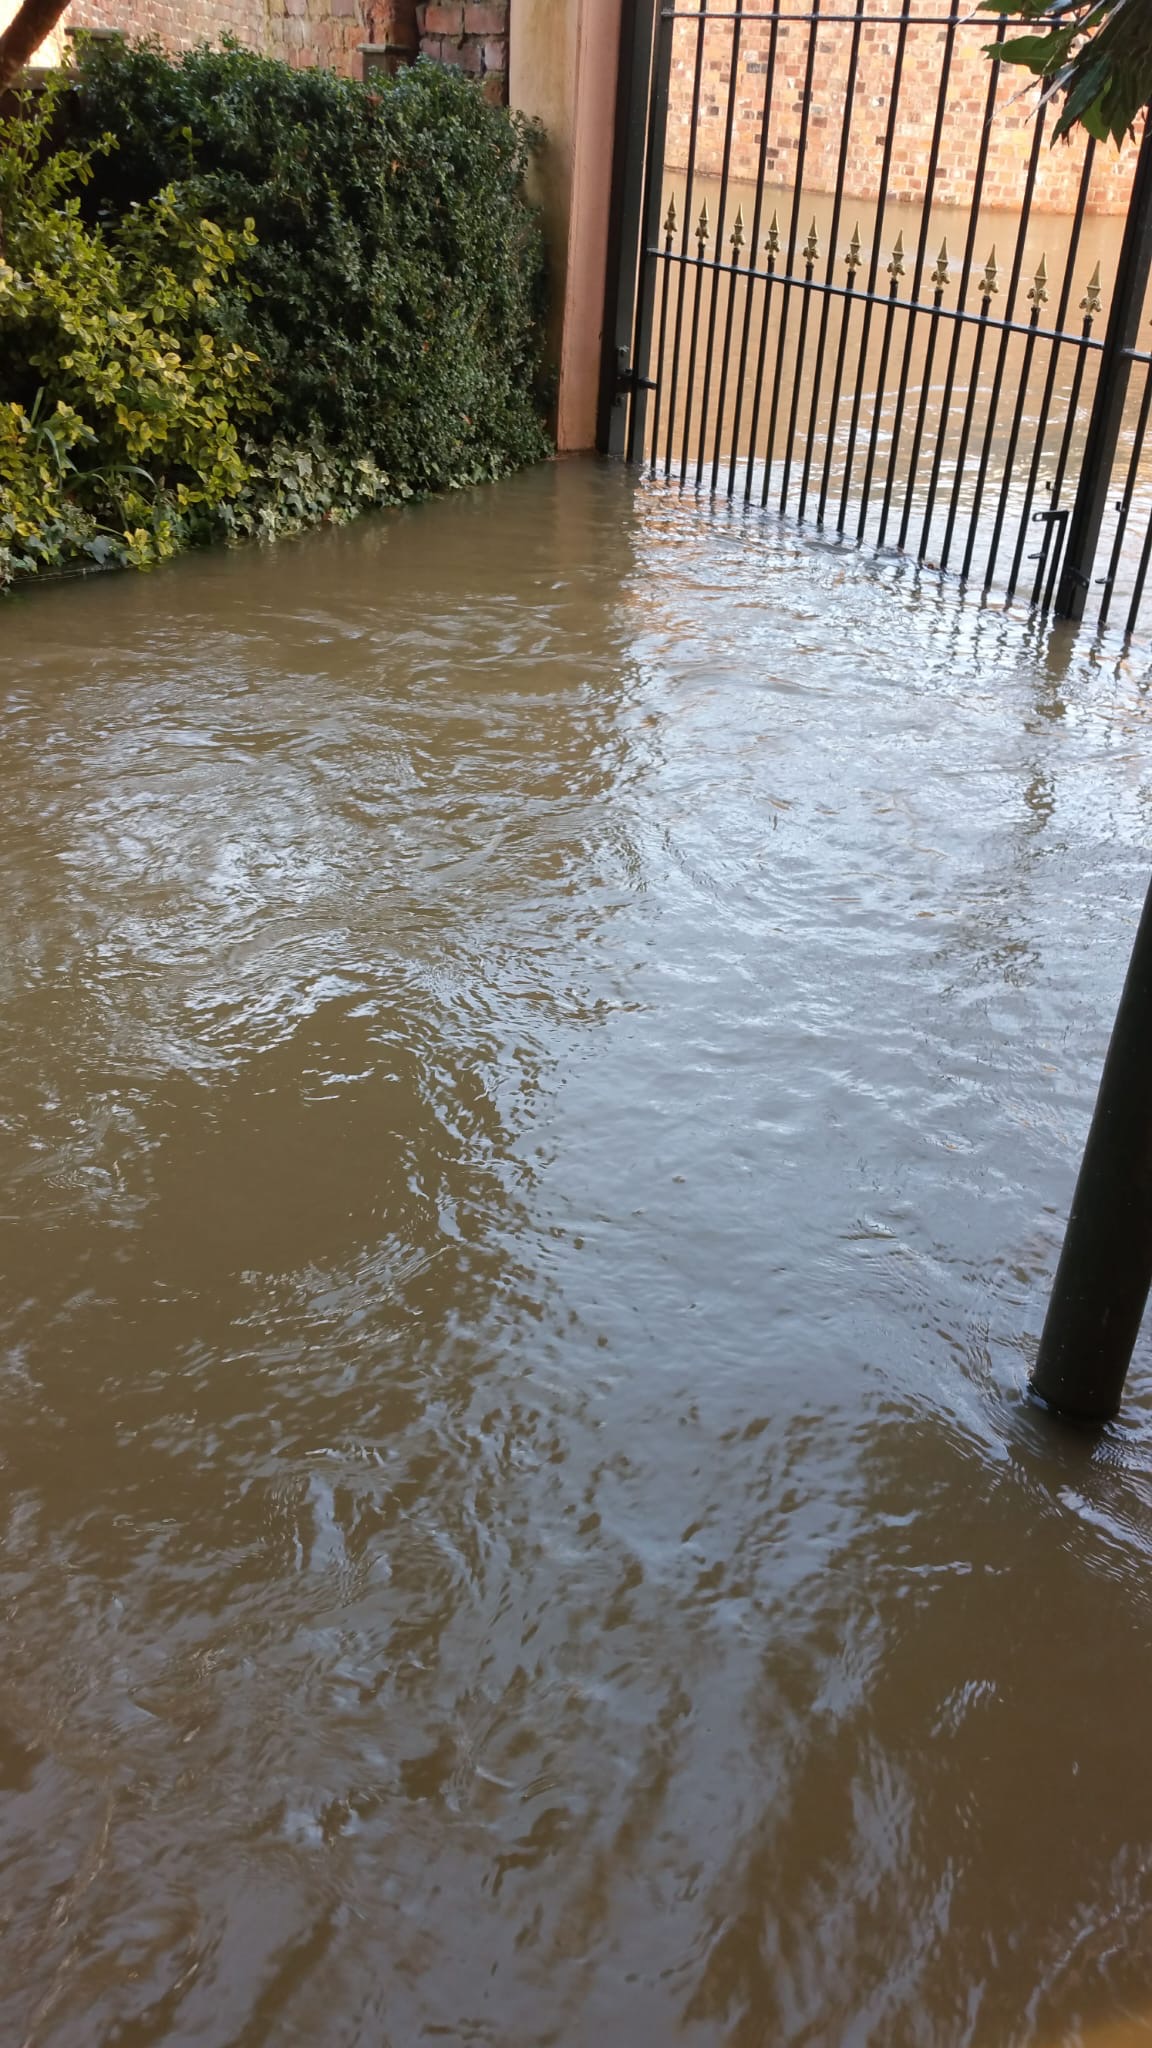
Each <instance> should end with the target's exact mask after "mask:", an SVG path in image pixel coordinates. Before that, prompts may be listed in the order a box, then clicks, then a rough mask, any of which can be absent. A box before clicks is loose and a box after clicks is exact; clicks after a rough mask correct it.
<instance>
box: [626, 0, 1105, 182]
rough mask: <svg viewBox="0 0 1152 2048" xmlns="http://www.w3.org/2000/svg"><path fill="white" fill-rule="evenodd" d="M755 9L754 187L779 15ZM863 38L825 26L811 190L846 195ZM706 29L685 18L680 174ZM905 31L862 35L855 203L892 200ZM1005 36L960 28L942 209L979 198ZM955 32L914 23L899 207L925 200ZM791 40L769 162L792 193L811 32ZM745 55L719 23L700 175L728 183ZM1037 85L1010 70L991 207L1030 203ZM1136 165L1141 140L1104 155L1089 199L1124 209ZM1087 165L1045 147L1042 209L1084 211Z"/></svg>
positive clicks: (927, 5) (782, 33) (747, 131)
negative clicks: (990, 100) (1000, 39)
mask: <svg viewBox="0 0 1152 2048" xmlns="http://www.w3.org/2000/svg"><path fill="white" fill-rule="evenodd" d="M744 10H745V11H744V21H743V25H742V39H741V45H740V52H739V71H738V75H737V82H736V117H735V123H734V127H733V143H732V158H731V170H732V175H733V176H734V177H737V178H740V179H748V180H752V179H754V178H755V176H756V168H757V164H758V162H759V154H760V134H761V116H762V112H763V104H764V92H765V84H766V79H767V70H768V62H769V54H770V40H771V39H770V32H769V26H768V21H767V17H768V16H769V15H770V13H771V0H744ZM781 11H787V12H790V13H795V12H797V11H798V10H796V9H792V8H789V9H787V10H781ZM847 11H848V10H847V8H837V9H836V12H837V13H838V14H840V15H841V16H843V15H844V14H846V13H847ZM868 12H869V14H870V15H872V16H875V15H876V14H893V15H896V14H900V13H903V12H908V13H910V14H917V13H920V14H931V15H935V16H937V18H938V17H939V15H940V14H941V12H943V10H942V9H941V8H940V6H939V5H938V0H908V4H907V5H905V0H868ZM756 14H762V15H764V16H765V17H766V19H765V21H764V23H763V25H761V24H759V23H758V22H756V21H755V20H754V19H750V16H754V15H756ZM852 33H853V31H852V25H851V24H850V23H849V22H844V21H843V20H841V21H839V22H829V23H827V24H826V25H825V26H823V27H822V28H821V30H820V34H819V37H818V39H817V45H816V51H817V55H816V64H815V70H814V73H813V81H812V104H811V111H810V115H809V125H808V143H807V153H806V158H805V165H804V187H805V189H806V190H808V191H811V192H832V191H834V190H835V187H836V172H837V161H838V155H839V149H840V135H841V110H842V108H843V105H844V100H845V92H846V88H847V84H848V70H849V61H850V56H851V45H852ZM698 34H699V30H698V28H697V26H696V24H695V23H694V22H693V21H691V20H690V19H685V18H684V17H681V18H680V19H678V20H677V22H676V24H675V27H674V30H673V53H672V84H671V94H670V99H669V108H668V140H667V146H666V150H665V163H666V165H667V167H668V170H669V172H670V173H671V174H675V173H681V174H682V173H683V170H684V168H685V166H686V164H687V162H688V154H689V143H690V138H691V131H692V97H693V85H694V77H695V66H696V49H697V36H698ZM897 34H898V30H897V27H896V25H895V23H893V25H892V27H891V28H889V27H887V26H886V25H885V23H883V22H877V21H875V20H870V21H869V22H868V23H866V25H865V26H864V27H863V29H862V30H861V34H860V46H859V57H858V60H857V66H856V92H855V102H854V109H853V117H852V124H851V131H850V137H849V148H848V155H847V160H846V163H845V171H844V178H845V191H846V194H847V196H849V197H851V198H853V199H861V200H874V199H875V198H876V197H877V196H878V188H879V171H880V164H881V160H882V154H883V149H884V132H885V126H886V123H887V119H888V108H889V102H890V94H891V86H892V74H893V63H894V59H895V54H896V42H897ZM992 34H993V30H992V28H990V26H989V23H988V21H987V19H980V18H979V17H977V18H976V19H975V20H974V21H973V22H972V24H971V25H964V26H962V27H961V28H960V29H958V31H957V33H956V40H955V48H954V54H953V60H952V68H951V73H950V78H949V87H948V95H947V105H946V112H945V118H944V127H943V133H942V137H941V147H940V158H939V169H938V173H937V181H936V198H937V200H938V202H939V204H940V205H942V206H948V205H956V206H964V205H968V204H969V203H970V202H971V198H972V188H973V182H974V174H975V165H976V159H977V153H978V150H979V147H980V136H981V131H982V129H983V125H984V117H985V103H986V95H987V91H988V82H989V64H988V59H987V58H986V57H985V56H984V55H983V46H984V45H986V44H987V43H988V42H989V41H990V40H991V38H992ZM946 35H947V30H946V29H945V28H943V27H939V26H932V25H930V24H929V23H927V22H926V23H925V24H924V25H923V26H920V25H919V24H917V23H915V22H914V23H913V24H912V25H911V26H910V27H909V31H908V37H907V41H906V44H905V52H904V65H903V73H902V78H901V85H900V100H899V120H898V126H897V131H896V140H895V148H894V150H893V155H892V169H891V175H890V179H889V185H888V197H889V199H891V200H893V201H896V200H918V199H921V198H922V197H923V192H924V170H925V166H926V164H927V161H928V154H929V150H930V147H931V141H932V129H933V123H934V121H935V118H936V103H937V94H938V90H939V84H940V75H941V60H942V55H943V48H944V41H945V37H946ZM777 38H778V40H777V45H776V74H775V80H774V85H773V92H772V109H771V115H770V119H769V130H768V147H767V152H766V157H765V164H766V173H767V177H768V179H769V181H770V182H771V183H772V184H773V185H780V186H785V187H787V186H790V185H791V184H792V182H793V181H794V178H795V171H796V157H797V145H798V140H799V133H800V112H801V104H802V94H803V86H804V70H805V64H806V61H807V56H808V28H807V24H806V23H804V22H797V21H792V22H782V23H781V24H780V26H779V28H778V29H777ZM732 46H733V23H732V21H731V20H727V21H720V20H716V21H710V22H708V24H707V26H706V27H705V29H704V34H703V69H702V72H701V92H700V106H699V114H698V119H697V144H696V166H697V169H698V170H699V171H700V172H701V173H702V174H703V175H705V176H716V175H718V174H719V171H720V168H721V164H722V162H723V155H724V131H725V125H726V120H727V111H728V86H729V81H730V79H731V76H732ZM1025 78H1026V74H1025V73H1024V72H1021V71H1019V70H1015V69H1013V68H1009V67H1005V68H1004V69H1002V71H1001V74H1000V80H999V84H998V87H997V92H996V104H995V112H994V115H993V119H992V125H991V132H990V138H989V150H988V164H987V170H986V173H985V179H984V193H983V205H984V206H985V207H987V208H989V209H993V208H1005V209H1012V210H1015V209H1016V208H1017V207H1018V205H1019V201H1020V195H1021V192H1022V190H1023V186H1024V178H1025V172H1026V167H1027V162H1028V153H1029V150H1030V147H1031V143H1032V112H1033V107H1034V104H1035V102H1034V98H1033V96H1032V95H1031V93H1022V90H1021V88H1022V83H1023V81H1024V80H1025ZM1135 156H1136V151H1135V147H1134V146H1132V145H1129V146H1128V147H1127V148H1126V149H1125V150H1124V151H1123V153H1121V154H1118V153H1117V151H1116V150H1115V149H1113V148H1111V147H1109V148H1107V149H1098V150H1097V151H1096V157H1095V162H1094V165H1093V170H1092V182H1091V187H1090V192H1089V201H1088V204H1089V210H1090V211H1091V212H1093V213H1123V212H1124V210H1125V208H1126V206H1127V203H1128V194H1129V190H1130V188H1131V182H1132V169H1133V164H1134V161H1135ZM1083 162H1084V144H1083V143H1082V142H1072V143H1069V144H1057V145H1056V147H1055V148H1054V149H1050V148H1048V146H1047V145H1046V144H1045V145H1044V147H1043V149H1042V152H1041V157H1040V166H1039V171H1038V174H1037V179H1036V192H1035V198H1034V201H1033V204H1034V206H1035V207H1036V209H1037V210H1038V211H1040V212H1044V213H1071V212H1072V211H1073V209H1074V207H1075V204H1076V193H1077V188H1078V186H1079V182H1080V175H1081V170H1082V167H1083Z"/></svg>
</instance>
